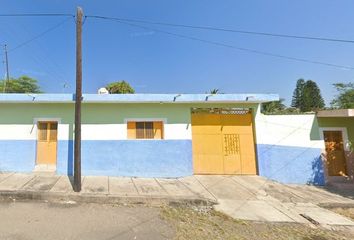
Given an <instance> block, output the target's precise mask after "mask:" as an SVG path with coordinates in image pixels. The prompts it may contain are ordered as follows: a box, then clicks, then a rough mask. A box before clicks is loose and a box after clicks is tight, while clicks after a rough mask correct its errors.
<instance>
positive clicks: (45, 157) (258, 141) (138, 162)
mask: <svg viewBox="0 0 354 240" xmlns="http://www.w3.org/2000/svg"><path fill="white" fill-rule="evenodd" d="M278 99H279V97H278V95H274V94H216V95H211V94H107V95H100V94H84V95H83V103H82V125H81V128H82V142H81V147H82V151H81V152H82V174H83V175H102V176H136V177H171V178H174V177H183V176H190V175H193V174H220V175H224V174H225V175H230V174H235V175H238V174H241V175H261V176H265V177H267V178H270V179H274V180H278V181H280V182H285V183H311V184H317V185H323V184H324V183H325V177H326V176H325V173H326V170H325V169H324V167H325V165H324V163H323V160H322V158H321V155H322V154H323V151H324V146H325V144H324V140H323V139H321V138H320V131H319V126H318V122H317V119H316V116H315V115H305V116H304V115H297V116H266V115H263V114H261V113H260V104H261V103H264V102H268V101H274V100H278ZM74 127H75V126H74V96H73V95H72V94H0V152H1V154H0V171H16V172H32V171H42V170H49V171H55V172H56V174H59V175H72V174H73V149H74V143H73V139H74Z"/></svg>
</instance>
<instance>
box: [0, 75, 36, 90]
mask: <svg viewBox="0 0 354 240" xmlns="http://www.w3.org/2000/svg"><path fill="white" fill-rule="evenodd" d="M4 85H5V80H1V81H0V92H1V93H3V92H6V93H41V92H42V91H41V90H40V87H39V85H38V83H37V80H36V79H33V78H30V77H28V76H21V77H19V78H17V79H16V78H11V79H10V80H9V81H6V85H5V91H4Z"/></svg>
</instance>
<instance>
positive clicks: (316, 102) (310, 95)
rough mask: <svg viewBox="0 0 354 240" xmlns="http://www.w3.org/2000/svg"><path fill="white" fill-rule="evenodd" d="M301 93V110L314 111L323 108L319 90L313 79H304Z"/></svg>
mask: <svg viewBox="0 0 354 240" xmlns="http://www.w3.org/2000/svg"><path fill="white" fill-rule="evenodd" d="M302 95H303V98H302V101H303V106H302V108H300V111H301V112H310V111H316V110H319V109H323V108H324V106H325V104H324V100H323V98H322V96H321V91H320V89H319V87H318V86H317V84H316V83H315V82H314V81H312V80H307V81H306V83H305V86H304V89H303V93H302Z"/></svg>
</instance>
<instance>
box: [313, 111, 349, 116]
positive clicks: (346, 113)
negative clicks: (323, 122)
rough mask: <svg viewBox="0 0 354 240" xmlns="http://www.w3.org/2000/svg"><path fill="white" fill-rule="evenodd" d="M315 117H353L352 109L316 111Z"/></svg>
mask: <svg viewBox="0 0 354 240" xmlns="http://www.w3.org/2000/svg"><path fill="white" fill-rule="evenodd" d="M316 115H317V117H354V109H332V110H322V111H318V112H317V114H316Z"/></svg>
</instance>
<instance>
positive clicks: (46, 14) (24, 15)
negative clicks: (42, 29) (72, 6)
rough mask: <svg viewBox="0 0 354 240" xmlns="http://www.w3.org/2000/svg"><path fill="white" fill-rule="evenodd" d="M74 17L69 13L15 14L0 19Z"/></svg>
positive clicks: (4, 15)
mask: <svg viewBox="0 0 354 240" xmlns="http://www.w3.org/2000/svg"><path fill="white" fill-rule="evenodd" d="M63 16H71V17H75V15H73V14H70V13H17V14H0V17H63Z"/></svg>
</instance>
